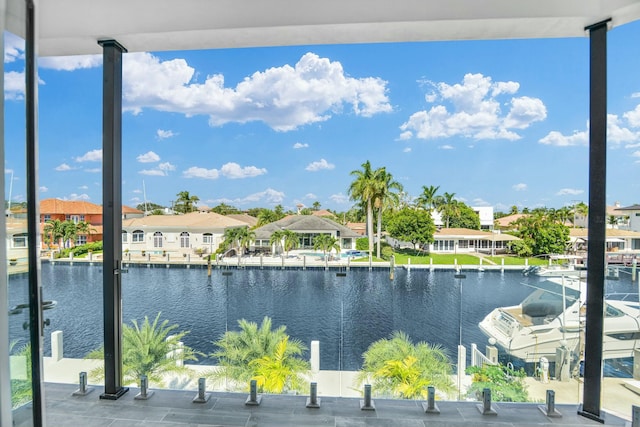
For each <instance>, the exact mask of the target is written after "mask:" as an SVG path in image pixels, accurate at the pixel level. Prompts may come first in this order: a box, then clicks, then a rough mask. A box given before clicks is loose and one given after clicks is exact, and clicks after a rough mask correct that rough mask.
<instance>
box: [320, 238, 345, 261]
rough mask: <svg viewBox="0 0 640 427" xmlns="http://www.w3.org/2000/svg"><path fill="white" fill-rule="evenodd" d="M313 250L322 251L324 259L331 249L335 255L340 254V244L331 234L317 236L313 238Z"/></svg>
mask: <svg viewBox="0 0 640 427" xmlns="http://www.w3.org/2000/svg"><path fill="white" fill-rule="evenodd" d="M313 249H314V250H318V249H320V250H322V253H323V256H324V258H325V259H326V257H327V252H331V251H332V250H333V249H335V251H336V252H337V253H340V242H339V241H338V239H337V238H336V237H333V236H332V235H331V234H318V235H316V236H315V237H314V238H313Z"/></svg>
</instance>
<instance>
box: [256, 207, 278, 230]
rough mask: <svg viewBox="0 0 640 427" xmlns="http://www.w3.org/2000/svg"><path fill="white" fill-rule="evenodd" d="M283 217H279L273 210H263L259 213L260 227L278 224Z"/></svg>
mask: <svg viewBox="0 0 640 427" xmlns="http://www.w3.org/2000/svg"><path fill="white" fill-rule="evenodd" d="M281 218H282V217H280V216H278V214H277V213H276V212H274V211H272V210H271V209H266V208H263V209H261V210H260V212H259V213H258V227H262V226H263V225H266V224H270V223H272V222H276V221H278V220H279V219H281Z"/></svg>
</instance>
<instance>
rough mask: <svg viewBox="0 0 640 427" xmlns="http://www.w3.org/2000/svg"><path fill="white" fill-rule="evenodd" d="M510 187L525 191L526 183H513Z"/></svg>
mask: <svg viewBox="0 0 640 427" xmlns="http://www.w3.org/2000/svg"><path fill="white" fill-rule="evenodd" d="M511 188H513V189H514V190H515V191H526V190H527V184H524V183H522V182H521V183H519V184H514V185H512V186H511Z"/></svg>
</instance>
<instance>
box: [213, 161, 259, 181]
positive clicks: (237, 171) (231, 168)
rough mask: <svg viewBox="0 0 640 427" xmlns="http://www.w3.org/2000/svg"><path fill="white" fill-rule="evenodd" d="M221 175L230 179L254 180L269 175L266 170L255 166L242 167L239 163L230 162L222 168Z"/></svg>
mask: <svg viewBox="0 0 640 427" xmlns="http://www.w3.org/2000/svg"><path fill="white" fill-rule="evenodd" d="M220 173H221V174H222V175H224V176H225V177H227V178H229V179H239V178H252V177H254V176H259V175H264V174H265V173H267V170H266V169H265V168H257V167H255V166H245V167H242V166H240V165H239V164H237V163H233V162H229V163H226V164H224V165H222V167H221V168H220Z"/></svg>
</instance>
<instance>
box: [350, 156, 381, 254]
mask: <svg viewBox="0 0 640 427" xmlns="http://www.w3.org/2000/svg"><path fill="white" fill-rule="evenodd" d="M350 175H351V176H353V177H355V178H354V180H353V182H352V183H351V185H350V186H349V190H348V193H349V197H350V198H351V200H354V201H356V202H359V203H363V204H364V205H365V206H366V212H367V237H369V253H373V202H374V199H375V197H376V194H377V186H378V184H377V177H376V172H375V171H374V170H372V169H371V163H370V162H369V161H368V160H367V161H366V162H364V163H363V164H362V170H359V169H356V170H354V171H351V173H350Z"/></svg>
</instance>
